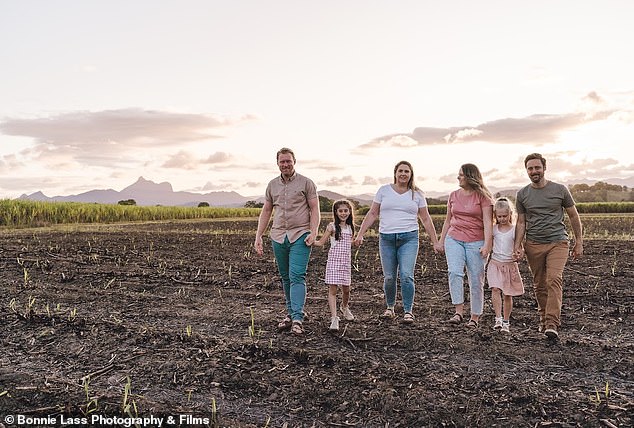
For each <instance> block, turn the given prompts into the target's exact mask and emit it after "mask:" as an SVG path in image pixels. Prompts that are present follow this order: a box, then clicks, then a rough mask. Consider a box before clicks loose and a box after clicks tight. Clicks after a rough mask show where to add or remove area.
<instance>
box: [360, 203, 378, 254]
mask: <svg viewBox="0 0 634 428" xmlns="http://www.w3.org/2000/svg"><path fill="white" fill-rule="evenodd" d="M380 212H381V204H379V203H378V202H372V205H371V206H370V210H369V211H368V213H367V214H366V215H365V217H364V218H363V222H361V226H360V227H359V231H358V232H357V237H356V238H355V239H354V245H356V246H359V245H361V244H362V243H363V235H364V234H365V232H366V231H367V230H368V229H369V228H370V226H372V225H373V224H374V222H375V221H376V219H377V218H379V213H380Z"/></svg>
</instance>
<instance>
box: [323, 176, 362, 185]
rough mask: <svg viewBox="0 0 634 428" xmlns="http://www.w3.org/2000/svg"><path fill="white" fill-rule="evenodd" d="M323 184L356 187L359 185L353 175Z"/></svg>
mask: <svg viewBox="0 0 634 428" xmlns="http://www.w3.org/2000/svg"><path fill="white" fill-rule="evenodd" d="M323 183H324V185H325V186H354V185H356V184H357V180H355V179H354V178H353V177H352V176H351V175H346V176H345V177H332V178H330V179H328V180H326V181H325V182H323Z"/></svg>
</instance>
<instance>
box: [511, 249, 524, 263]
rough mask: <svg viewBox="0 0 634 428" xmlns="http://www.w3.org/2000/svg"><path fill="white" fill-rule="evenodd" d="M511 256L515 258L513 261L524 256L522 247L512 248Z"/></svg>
mask: <svg viewBox="0 0 634 428" xmlns="http://www.w3.org/2000/svg"><path fill="white" fill-rule="evenodd" d="M513 258H514V259H515V261H517V262H519V261H520V260H522V259H523V258H524V248H522V247H520V248H515V249H514V250H513Z"/></svg>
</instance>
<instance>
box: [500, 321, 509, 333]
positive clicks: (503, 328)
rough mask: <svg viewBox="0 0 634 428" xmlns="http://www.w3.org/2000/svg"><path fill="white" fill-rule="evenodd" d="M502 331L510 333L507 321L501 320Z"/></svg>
mask: <svg viewBox="0 0 634 428" xmlns="http://www.w3.org/2000/svg"><path fill="white" fill-rule="evenodd" d="M502 331H503V332H504V333H510V332H511V324H510V323H508V322H503V323H502Z"/></svg>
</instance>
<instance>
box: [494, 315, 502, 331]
mask: <svg viewBox="0 0 634 428" xmlns="http://www.w3.org/2000/svg"><path fill="white" fill-rule="evenodd" d="M502 324H503V323H502V318H498V317H495V325H494V326H493V330H499V329H501V328H502Z"/></svg>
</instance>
